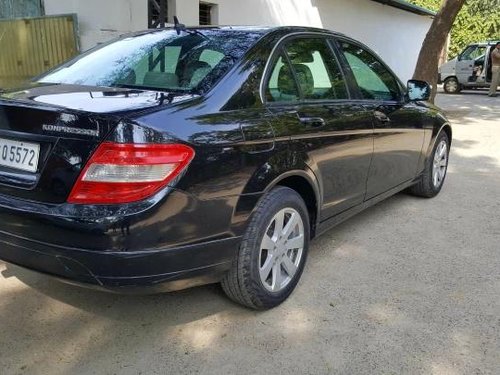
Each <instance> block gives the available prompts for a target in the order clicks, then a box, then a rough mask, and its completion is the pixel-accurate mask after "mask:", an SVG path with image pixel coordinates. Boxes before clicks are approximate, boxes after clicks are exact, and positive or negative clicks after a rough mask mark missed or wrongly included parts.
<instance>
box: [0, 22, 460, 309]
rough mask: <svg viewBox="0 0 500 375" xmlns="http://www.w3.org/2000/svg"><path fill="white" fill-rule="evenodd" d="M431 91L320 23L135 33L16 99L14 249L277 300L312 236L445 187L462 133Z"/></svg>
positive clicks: (56, 265)
mask: <svg viewBox="0 0 500 375" xmlns="http://www.w3.org/2000/svg"><path fill="white" fill-rule="evenodd" d="M429 93H430V87H429V86H428V85H427V84H426V83H425V82H420V81H409V82H408V85H407V86H405V85H403V84H402V83H401V82H400V80H399V79H398V78H397V77H396V76H395V75H394V74H393V73H392V71H391V70H390V69H389V68H388V67H387V65H385V64H384V63H383V62H382V61H381V60H380V59H379V58H378V57H377V55H376V54H374V53H373V52H372V51H370V49H368V48H367V47H366V46H364V45H362V44H360V43H358V42H357V41H355V40H353V39H351V38H348V37H347V36H344V35H341V34H337V33H333V32H330V31H326V30H321V29H313V28H304V27H279V28H252V27H212V28H180V27H177V28H175V29H162V30H154V31H151V30H150V31H147V32H140V33H134V34H129V35H125V36H122V37H120V38H119V39H117V40H114V41H112V42H110V43H108V44H105V45H101V46H98V47H96V48H95V49H92V50H90V51H88V52H86V53H84V54H82V55H80V56H78V57H76V58H75V59H73V60H71V61H68V62H67V63H65V64H63V65H61V66H59V67H57V68H55V69H54V70H52V71H50V72H48V73H47V74H45V75H43V76H41V77H38V78H37V79H35V80H34V81H33V82H31V83H29V84H27V85H26V87H22V88H19V89H16V90H10V91H7V92H4V93H2V94H1V95H0V259H2V260H4V261H6V262H10V263H13V264H17V265H20V266H23V267H26V268H29V269H32V270H36V271H39V272H43V273H45V274H48V275H52V276H55V277H57V278H60V279H63V280H66V281H68V282H73V283H77V284H84V285H88V286H95V287H100V288H104V289H110V290H128V289H132V290H135V289H137V288H141V289H144V288H146V287H148V288H146V289H148V290H149V289H151V288H152V289H153V290H166V291H169V290H176V289H182V288H187V287H190V286H194V285H199V284H206V283H213V282H221V283H222V287H223V289H224V291H225V292H226V293H227V294H228V296H229V297H230V298H232V299H233V300H235V301H237V302H239V303H241V304H243V305H246V306H248V307H251V308H256V309H265V308H270V307H273V306H276V305H277V304H279V303H281V302H282V301H284V300H285V299H286V298H287V297H288V296H289V295H290V293H291V292H292V291H293V289H294V288H295V286H296V285H297V282H298V281H299V278H300V276H301V273H302V271H303V269H304V264H305V261H306V257H307V252H308V247H309V241H310V240H311V239H312V238H314V237H316V236H318V235H319V234H321V233H322V232H324V231H325V230H327V229H329V228H331V227H332V226H334V225H335V224H338V223H339V222H341V221H343V220H345V219H347V218H349V217H351V216H352V215H354V214H356V213H357V212H360V211H361V210H363V209H365V208H367V207H369V206H371V205H373V204H375V203H377V202H379V201H381V200H382V199H384V198H387V197H389V196H391V195H393V194H395V193H397V192H399V191H402V190H404V189H408V190H409V191H410V192H412V193H414V194H416V195H419V196H423V197H433V196H435V195H436V194H438V193H439V191H440V189H441V187H442V186H443V182H444V178H445V175H446V169H447V164H448V153H449V149H450V143H451V127H450V124H449V123H448V121H447V120H446V118H445V117H444V116H443V114H442V113H441V112H440V111H439V109H438V108H436V107H434V106H432V105H430V104H429V103H426V102H425V101H426V100H427V99H428V97H429ZM388 230H389V229H388Z"/></svg>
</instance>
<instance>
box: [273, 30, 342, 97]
mask: <svg viewBox="0 0 500 375" xmlns="http://www.w3.org/2000/svg"><path fill="white" fill-rule="evenodd" d="M299 98H301V99H305V100H335V99H346V98H348V93H347V88H346V85H345V80H344V77H343V75H342V73H341V71H340V68H339V66H338V64H337V61H336V59H335V57H334V56H333V53H332V52H331V50H330V47H329V46H328V45H327V43H326V41H325V40H324V39H322V38H300V39H293V40H291V41H289V42H287V43H286V44H285V45H284V47H283V52H282V54H281V56H280V57H279V58H278V59H277V60H276V62H275V64H274V67H273V70H272V73H271V77H270V79H269V82H268V86H267V100H268V101H278V102H279V101H294V100H298V99H299Z"/></svg>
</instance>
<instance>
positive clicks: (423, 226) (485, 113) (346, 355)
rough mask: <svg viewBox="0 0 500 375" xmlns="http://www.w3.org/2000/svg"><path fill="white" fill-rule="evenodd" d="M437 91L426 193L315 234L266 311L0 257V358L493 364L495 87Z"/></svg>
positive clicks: (354, 367) (113, 363) (74, 369)
mask: <svg viewBox="0 0 500 375" xmlns="http://www.w3.org/2000/svg"><path fill="white" fill-rule="evenodd" d="M438 103H439V104H440V105H441V106H442V107H443V108H445V109H446V110H447V111H449V113H450V115H451V116H450V117H451V118H452V120H453V122H454V126H455V127H454V137H455V140H454V145H453V152H452V155H451V166H450V170H449V175H448V179H447V181H446V184H445V186H444V189H443V191H442V193H441V194H440V195H439V197H437V198H435V199H432V200H425V199H417V198H414V197H411V196H407V195H404V194H400V195H397V196H395V197H393V198H391V199H389V200H388V201H386V202H383V203H381V204H379V205H377V206H375V207H373V208H372V209H370V210H368V211H367V212H365V213H363V214H361V215H359V216H357V217H356V218H354V219H352V220H350V221H348V222H346V223H344V224H342V225H341V226H339V227H338V228H336V229H334V230H332V231H331V232H330V233H328V234H326V235H324V236H323V237H321V238H319V239H318V240H316V241H315V242H314V243H313V245H312V249H311V250H312V251H311V253H310V258H309V261H308V264H307V267H306V270H305V274H304V277H303V279H302V281H301V282H300V284H299V288H298V289H297V290H296V291H295V293H294V294H293V295H292V297H291V298H290V300H289V301H288V302H286V303H285V304H283V305H282V306H280V307H278V308H276V309H274V310H272V311H268V312H263V313H256V312H252V311H248V310H245V309H243V308H240V307H239V306H237V305H234V304H233V303H231V302H229V301H228V300H227V299H226V298H225V297H224V296H223V294H222V292H221V291H220V289H219V288H218V287H217V286H208V287H202V288H195V289H192V290H188V291H183V292H179V293H175V294H169V295H157V296H140V297H137V296H117V295H110V294H103V293H99V292H94V291H89V290H82V289H77V288H75V287H70V286H66V285H61V284H59V283H57V282H54V281H52V280H49V279H47V278H44V277H41V276H37V275H32V274H30V273H28V272H26V271H23V270H21V269H19V268H17V267H12V266H6V265H5V264H3V263H0V270H2V271H3V272H2V273H3V276H0V363H1V365H2V367H1V369H0V373H2V374H18V373H19V374H24V373H26V374H53V375H57V374H113V373H120V374H154V373H161V374H192V373H207V374H234V373H238V374H264V373H274V374H280V373H283V374H284V373H295V374H330V373H332V374H450V375H453V374H498V373H500V354H499V353H500V121H499V120H498V119H499V117H500V97H499V98H487V97H486V96H485V92H480V95H479V94H478V93H476V92H471V93H468V94H463V95H460V96H440V97H438Z"/></svg>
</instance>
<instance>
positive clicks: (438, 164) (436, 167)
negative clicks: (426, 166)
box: [432, 139, 448, 188]
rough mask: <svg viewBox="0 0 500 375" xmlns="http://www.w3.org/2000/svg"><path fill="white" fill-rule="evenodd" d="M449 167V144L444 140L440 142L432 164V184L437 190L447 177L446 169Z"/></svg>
mask: <svg viewBox="0 0 500 375" xmlns="http://www.w3.org/2000/svg"><path fill="white" fill-rule="evenodd" d="M447 167H448V144H447V143H446V141H445V140H444V139H443V140H441V142H439V144H438V146H437V147H436V152H435V153H434V160H433V164H432V183H433V185H434V187H435V188H439V187H440V186H441V184H442V183H443V181H444V177H445V176H446V169H447Z"/></svg>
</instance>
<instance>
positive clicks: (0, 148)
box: [0, 138, 40, 172]
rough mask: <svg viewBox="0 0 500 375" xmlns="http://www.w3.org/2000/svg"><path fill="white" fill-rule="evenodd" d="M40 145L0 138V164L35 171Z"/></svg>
mask: <svg viewBox="0 0 500 375" xmlns="http://www.w3.org/2000/svg"><path fill="white" fill-rule="evenodd" d="M39 156H40V145H39V144H38V143H29V142H20V141H13V140H11V139H4V138H0V165H1V166H5V167H10V168H15V169H21V170H23V171H28V172H36V169H37V167H38V157H39Z"/></svg>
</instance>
